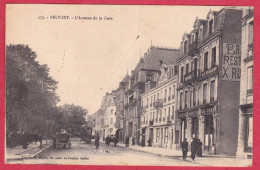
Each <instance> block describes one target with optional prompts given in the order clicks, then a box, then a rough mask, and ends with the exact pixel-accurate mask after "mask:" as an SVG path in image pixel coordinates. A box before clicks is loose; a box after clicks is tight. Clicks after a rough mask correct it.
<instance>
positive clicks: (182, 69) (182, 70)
mask: <svg viewBox="0 0 260 170" xmlns="http://www.w3.org/2000/svg"><path fill="white" fill-rule="evenodd" d="M183 72H184V68H183V67H181V83H182V82H183Z"/></svg>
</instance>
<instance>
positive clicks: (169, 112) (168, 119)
mask: <svg viewBox="0 0 260 170" xmlns="http://www.w3.org/2000/svg"><path fill="white" fill-rule="evenodd" d="M170 115H171V108H170V107H169V108H168V116H167V121H170Z"/></svg>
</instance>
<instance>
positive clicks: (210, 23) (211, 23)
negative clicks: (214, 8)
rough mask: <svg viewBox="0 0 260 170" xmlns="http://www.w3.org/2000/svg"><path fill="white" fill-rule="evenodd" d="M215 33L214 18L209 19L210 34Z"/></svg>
mask: <svg viewBox="0 0 260 170" xmlns="http://www.w3.org/2000/svg"><path fill="white" fill-rule="evenodd" d="M212 33H213V19H212V20H210V21H209V35H210V34H212Z"/></svg>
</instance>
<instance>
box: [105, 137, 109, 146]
mask: <svg viewBox="0 0 260 170" xmlns="http://www.w3.org/2000/svg"><path fill="white" fill-rule="evenodd" d="M108 142H109V137H108V136H107V137H106V146H108Z"/></svg>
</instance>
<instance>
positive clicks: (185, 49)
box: [184, 41, 187, 53]
mask: <svg viewBox="0 0 260 170" xmlns="http://www.w3.org/2000/svg"><path fill="white" fill-rule="evenodd" d="M186 52H187V41H184V53H186Z"/></svg>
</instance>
